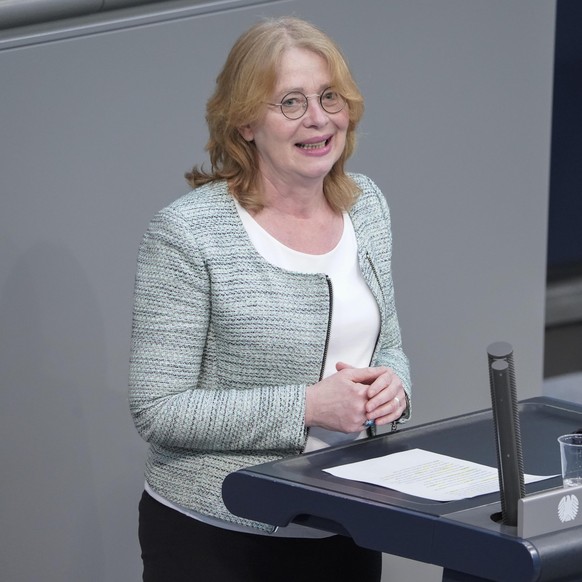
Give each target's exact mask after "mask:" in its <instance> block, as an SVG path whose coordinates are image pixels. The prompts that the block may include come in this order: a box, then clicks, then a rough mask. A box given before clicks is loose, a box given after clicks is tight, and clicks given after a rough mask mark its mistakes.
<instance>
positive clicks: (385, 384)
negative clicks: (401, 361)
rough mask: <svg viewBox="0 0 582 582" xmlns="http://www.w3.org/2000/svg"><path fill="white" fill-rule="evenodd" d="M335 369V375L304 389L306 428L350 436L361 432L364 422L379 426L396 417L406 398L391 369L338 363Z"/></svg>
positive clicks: (398, 380) (404, 404) (399, 413)
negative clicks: (314, 427) (333, 431)
mask: <svg viewBox="0 0 582 582" xmlns="http://www.w3.org/2000/svg"><path fill="white" fill-rule="evenodd" d="M336 369H337V372H336V373H335V374H332V375H331V376H329V377H327V378H325V379H323V380H321V381H320V382H318V383H317V384H313V385H312V386H308V387H307V391H306V401H305V424H306V426H320V427H322V428H326V429H328V430H335V431H339V432H344V433H351V432H360V431H361V430H363V427H364V424H365V422H366V421H367V420H373V421H374V422H375V423H376V425H378V426H381V425H384V424H387V423H389V422H392V421H394V420H398V419H399V418H400V416H401V415H402V413H403V412H404V410H405V408H406V396H405V393H404V388H403V386H402V382H401V380H400V378H399V377H398V376H397V375H396V374H395V373H394V371H393V370H392V369H391V368H388V367H385V366H379V367H375V368H353V367H352V366H350V365H348V364H345V363H343V362H338V364H336Z"/></svg>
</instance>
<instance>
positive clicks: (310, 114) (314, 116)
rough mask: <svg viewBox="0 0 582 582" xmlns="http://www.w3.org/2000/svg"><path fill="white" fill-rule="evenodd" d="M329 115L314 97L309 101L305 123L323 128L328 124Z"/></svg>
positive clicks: (304, 118) (304, 117)
mask: <svg viewBox="0 0 582 582" xmlns="http://www.w3.org/2000/svg"><path fill="white" fill-rule="evenodd" d="M328 116H329V113H327V111H326V110H325V109H324V108H323V107H322V106H321V103H320V102H319V98H318V97H316V96H314V97H311V98H310V99H308V101H307V111H306V112H305V115H304V116H303V120H304V123H306V124H307V125H315V126H317V127H321V126H322V125H325V124H326V123H327V122H328V119H329V117H328Z"/></svg>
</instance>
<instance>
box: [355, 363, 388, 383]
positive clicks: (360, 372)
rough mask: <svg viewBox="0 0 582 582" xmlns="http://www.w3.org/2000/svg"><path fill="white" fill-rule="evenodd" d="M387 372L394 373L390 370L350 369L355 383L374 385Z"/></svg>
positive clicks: (382, 368)
mask: <svg viewBox="0 0 582 582" xmlns="http://www.w3.org/2000/svg"><path fill="white" fill-rule="evenodd" d="M387 372H390V373H391V372H392V370H390V368H384V367H381V368H351V367H350V378H351V380H352V381H353V382H359V383H361V384H368V385H370V386H371V385H372V384H373V383H374V382H375V381H376V380H378V379H379V378H380V377H381V376H382V375H383V374H385V373H387Z"/></svg>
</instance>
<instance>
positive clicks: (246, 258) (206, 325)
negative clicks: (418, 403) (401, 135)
mask: <svg viewBox="0 0 582 582" xmlns="http://www.w3.org/2000/svg"><path fill="white" fill-rule="evenodd" d="M351 176H352V178H353V179H354V180H355V182H356V183H357V184H358V186H359V188H360V189H361V191H362V194H361V196H360V197H359V199H358V201H357V202H356V204H355V205H354V206H353V208H352V209H351V211H350V213H349V214H350V217H351V220H352V222H353V225H354V230H355V233H356V239H357V244H358V256H359V264H360V268H361V271H362V274H363V277H364V279H365V281H366V283H367V284H368V286H369V287H370V289H371V291H372V293H373V295H374V297H375V299H376V301H377V303H378V307H379V311H380V321H381V324H380V333H379V337H378V341H377V345H376V348H375V350H374V354H373V357H372V362H371V365H387V366H390V367H391V368H393V369H394V371H395V372H396V374H398V376H399V377H400V378H401V380H402V382H403V384H404V387H405V391H406V393H407V396H408V399H409V400H410V376H409V368H408V360H407V358H406V356H405V354H404V353H403V351H402V347H401V336H400V329H399V324H398V319H397V315H396V311H395V306H394V292H393V286H392V275H391V231H390V216H389V211H388V205H387V203H386V200H385V198H384V196H383V195H382V193H381V192H380V190H379V189H378V187H377V186H376V185H375V184H374V183H373V182H372V181H371V180H370V179H369V178H367V177H365V176H363V175H360V174H352V175H351ZM332 302H333V286H332V284H331V282H330V281H329V280H328V277H327V276H326V275H324V274H307V273H298V272H291V271H285V270H283V269H280V268H278V267H276V266H274V265H272V264H270V263H268V262H267V261H266V260H265V259H264V258H263V257H262V256H261V255H260V254H259V253H258V252H257V250H256V249H255V247H254V246H253V245H252V243H251V242H250V240H249V238H248V235H247V233H246V230H245V228H244V226H243V225H242V222H241V220H240V218H239V215H238V213H237V210H236V207H235V204H234V201H233V199H232V197H231V195H230V194H229V192H228V188H227V185H226V183H225V182H222V181H217V182H214V183H210V184H207V185H204V186H202V187H199V188H197V189H195V190H194V191H192V192H190V193H189V194H186V195H184V196H183V197H181V198H179V199H178V200H176V201H175V202H174V203H172V204H171V205H169V206H168V207H166V208H165V209H163V210H162V211H160V212H159V213H158V214H157V215H156V216H155V217H154V218H153V220H152V221H151V223H150V225H149V228H148V230H147V232H146V234H145V236H144V238H143V241H142V243H141V246H140V250H139V255H138V265H137V275H136V282H135V296H134V313H133V331H132V349H131V365H130V392H129V401H130V409H131V413H132V416H133V419H134V422H135V425H136V428H137V430H138V431H139V433H140V435H141V436H142V437H143V438H144V439H145V440H146V441H147V442H148V443H149V452H148V458H147V461H146V480H147V482H148V483H149V485H150V486H151V487H152V488H153V489H154V490H155V491H157V492H158V493H159V494H161V495H162V496H164V497H166V498H167V499H169V500H171V501H173V502H175V503H178V504H180V505H182V506H185V507H187V508H190V509H193V510H195V511H198V512H201V513H203V514H206V515H210V516H213V517H216V518H219V519H223V520H226V521H228V522H233V523H238V524H245V525H251V526H253V527H255V528H258V529H262V530H266V531H271V530H272V529H273V528H272V527H271V526H269V525H266V524H260V523H256V522H251V521H249V520H246V519H242V518H239V517H237V516H234V515H232V514H231V513H230V512H229V511H228V510H227V509H226V507H225V506H224V504H223V501H222V496H221V487H222V481H223V479H224V477H225V476H226V475H227V474H228V473H230V472H232V471H236V470H237V469H240V468H242V467H245V466H250V465H256V464H258V463H263V462H268V461H272V460H275V459H280V458H282V457H284V456H286V455H293V454H298V453H301V452H302V450H303V448H304V446H305V443H306V439H307V429H306V428H305V425H304V414H305V389H306V387H307V386H308V385H310V384H314V383H316V382H318V381H319V380H320V376H321V374H322V371H323V367H324V361H325V356H326V349H327V341H328V329H329V326H330V318H331V312H332ZM406 414H407V417H408V416H409V414H410V407H409V409H408V411H407V413H406ZM403 420H405V419H403Z"/></svg>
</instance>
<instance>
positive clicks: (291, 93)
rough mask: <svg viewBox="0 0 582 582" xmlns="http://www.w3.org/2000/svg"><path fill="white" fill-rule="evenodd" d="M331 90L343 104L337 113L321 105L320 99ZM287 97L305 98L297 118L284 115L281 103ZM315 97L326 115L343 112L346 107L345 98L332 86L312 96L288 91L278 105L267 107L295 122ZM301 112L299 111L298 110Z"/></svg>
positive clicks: (272, 104) (304, 112)
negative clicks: (278, 111) (277, 110)
mask: <svg viewBox="0 0 582 582" xmlns="http://www.w3.org/2000/svg"><path fill="white" fill-rule="evenodd" d="M330 89H332V90H333V92H334V93H336V94H337V95H338V97H339V98H340V100H341V101H342V102H343V105H342V106H341V107H340V108H339V109H338V110H337V111H328V110H327V109H326V108H325V105H324V104H323V101H322V97H323V96H324V95H325V94H326V93H327V92H328V91H329V90H330ZM289 95H302V96H303V97H305V106H304V107H303V111H302V112H301V113H300V114H299V115H298V116H297V117H289V115H288V114H287V113H285V112H284V111H283V103H284V102H285V100H286V99H287V97H289ZM314 97H317V98H318V100H319V105H320V106H321V108H322V109H323V110H324V111H325V112H326V113H327V114H328V115H334V114H336V113H339V112H340V111H343V110H344V108H345V106H346V105H347V101H346V99H345V97H344V96H343V95H342V94H341V93H339V92H338V91H336V90H335V89H334V88H333V86H331V85H330V86H329V87H326V88H325V89H324V90H323V91H322V92H321V93H319V94H318V93H313V94H312V95H305V93H303V92H302V91H289V93H286V94H285V95H283V98H282V99H281V102H280V103H267V105H271V106H273V107H278V108H279V110H280V111H281V113H282V114H283V115H284V116H285V117H286V118H287V119H290V120H292V121H296V120H297V119H301V118H302V117H303V116H304V115H305V114H306V113H307V110H308V109H309V100H310V99H312V98H314ZM300 111H301V110H300Z"/></svg>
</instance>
